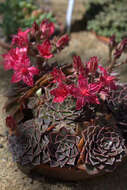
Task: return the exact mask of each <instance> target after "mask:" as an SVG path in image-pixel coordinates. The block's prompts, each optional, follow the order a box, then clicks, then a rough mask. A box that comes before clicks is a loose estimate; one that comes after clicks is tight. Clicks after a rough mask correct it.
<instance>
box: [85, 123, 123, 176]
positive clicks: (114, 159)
mask: <svg viewBox="0 0 127 190" xmlns="http://www.w3.org/2000/svg"><path fill="white" fill-rule="evenodd" d="M82 135H83V138H84V146H83V150H82V157H83V158H82V162H83V167H84V169H85V170H86V171H87V172H88V173H89V174H91V175H93V174H97V173H99V172H101V171H108V172H109V171H112V170H113V169H115V167H116V166H117V164H118V163H120V162H121V161H122V160H123V158H124V156H125V155H126V146H125V143H124V140H123V138H122V136H121V135H120V133H119V132H118V129H117V128H116V127H115V126H103V127H102V126H99V125H91V126H88V127H87V128H86V129H85V130H84V131H83V133H82Z"/></svg>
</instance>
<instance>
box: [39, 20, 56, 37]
mask: <svg viewBox="0 0 127 190" xmlns="http://www.w3.org/2000/svg"><path fill="white" fill-rule="evenodd" d="M40 30H41V31H42V34H43V35H44V36H45V37H47V38H49V37H50V36H52V35H53V33H54V31H55V26H54V23H52V22H50V21H49V20H47V19H46V20H44V21H42V23H41V24H40Z"/></svg>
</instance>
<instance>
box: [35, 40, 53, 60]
mask: <svg viewBox="0 0 127 190" xmlns="http://www.w3.org/2000/svg"><path fill="white" fill-rule="evenodd" d="M37 48H38V51H39V53H40V55H41V56H42V57H44V58H45V59H50V58H51V57H53V54H52V53H51V49H52V46H51V43H50V41H49V40H45V41H44V42H43V43H42V44H41V45H38V47H37Z"/></svg>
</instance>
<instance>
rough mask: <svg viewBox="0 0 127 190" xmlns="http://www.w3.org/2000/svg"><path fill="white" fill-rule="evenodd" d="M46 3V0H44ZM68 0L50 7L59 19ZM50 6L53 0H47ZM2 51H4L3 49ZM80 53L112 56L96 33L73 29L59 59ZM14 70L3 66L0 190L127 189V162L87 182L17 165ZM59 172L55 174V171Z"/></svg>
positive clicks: (79, 7)
mask: <svg viewBox="0 0 127 190" xmlns="http://www.w3.org/2000/svg"><path fill="white" fill-rule="evenodd" d="M40 2H42V0H40ZM67 2H68V0H59V1H58V0H52V1H51V2H50V6H51V8H52V9H53V12H55V14H56V15H57V17H58V18H59V21H61V22H63V23H65V13H66V8H67ZM83 2H84V1H83V0H78V1H76V5H75V9H74V14H73V22H74V21H75V20H79V19H81V17H82V15H83V14H84V9H85V7H84V5H83ZM45 4H46V6H49V2H48V1H46V0H45ZM1 51H2V50H1ZM73 53H76V54H77V55H80V56H81V57H82V58H83V59H84V60H88V58H89V57H91V56H96V55H97V56H98V57H99V59H100V60H101V61H102V62H105V60H106V59H107V56H108V47H107V45H106V44H104V43H102V42H100V41H99V40H98V39H97V38H96V37H95V36H94V35H93V34H92V33H88V32H86V31H79V32H75V31H73V32H72V33H71V41H70V44H69V46H68V47H67V48H65V50H63V51H62V52H61V54H60V55H59V56H58V57H57V58H56V59H57V61H58V62H59V63H62V64H64V63H70V62H71V61H72V54H73ZM126 71H127V67H124V68H123V69H122V77H121V80H122V81H125V80H126ZM10 79H11V72H4V70H3V67H2V65H0V105H1V106H0V116H1V117H0V190H43V189H44V190H59V189H61V190H83V189H85V190H109V189H110V190H114V189H116V190H126V189H127V188H126V187H127V180H126V179H127V164H125V165H124V166H123V167H122V168H121V169H120V170H117V171H116V172H114V173H113V174H111V175H106V176H102V177H99V178H98V179H90V180H87V181H84V182H83V183H65V182H59V181H53V180H50V179H45V178H43V177H41V178H39V177H38V178H36V179H34V180H32V179H31V178H30V177H28V176H27V175H25V174H23V173H22V172H21V171H20V170H19V169H18V168H17V165H16V164H15V163H14V162H13V161H12V156H11V154H10V153H9V151H8V144H7V132H6V127H5V122H4V119H5V113H4V109H3V108H4V104H5V102H6V97H5V92H6V91H7V89H8V86H9V81H10ZM54 175H55V174H54Z"/></svg>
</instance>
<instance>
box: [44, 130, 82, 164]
mask: <svg viewBox="0 0 127 190" xmlns="http://www.w3.org/2000/svg"><path fill="white" fill-rule="evenodd" d="M49 139H50V142H49V144H48V150H49V153H50V157H51V162H50V166H51V167H64V166H65V165H69V166H75V164H76V158H77V156H78V154H79V152H78V148H77V143H78V137H76V136H75V135H71V134H70V133H69V131H68V130H67V129H66V128H65V127H62V128H61V129H60V130H59V133H55V132H52V133H51V134H50V138H49Z"/></svg>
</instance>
